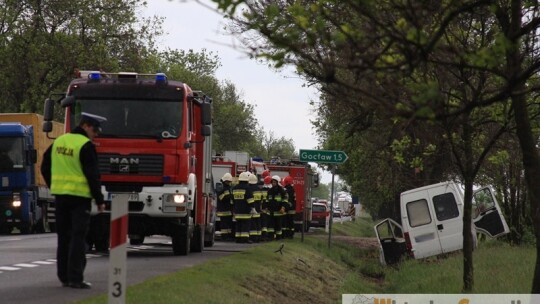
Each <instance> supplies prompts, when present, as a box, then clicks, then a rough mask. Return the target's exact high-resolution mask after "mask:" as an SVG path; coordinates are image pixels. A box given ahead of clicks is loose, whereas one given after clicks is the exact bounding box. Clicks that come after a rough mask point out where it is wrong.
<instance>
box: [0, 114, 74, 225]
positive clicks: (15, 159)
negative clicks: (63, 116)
mask: <svg viewBox="0 0 540 304" xmlns="http://www.w3.org/2000/svg"><path fill="white" fill-rule="evenodd" d="M52 123H53V122H51V124H52ZM54 124H55V126H56V132H55V133H53V134H50V135H51V137H48V136H46V135H45V133H42V132H40V131H39V129H40V128H41V126H42V125H43V116H41V115H39V114H35V113H0V180H1V181H2V182H1V184H0V233H6V234H11V233H12V232H13V229H14V228H16V229H18V230H19V232H20V233H21V234H28V233H34V232H36V233H37V232H39V233H41V232H46V231H50V232H55V231H56V225H55V224H56V221H55V216H54V207H55V206H54V197H53V195H52V194H51V193H50V191H49V188H48V187H47V185H46V184H45V180H44V179H43V176H42V175H41V173H40V170H39V169H40V167H41V161H42V158H43V153H44V152H45V150H46V149H47V148H48V147H49V146H50V145H51V144H52V143H53V139H54V138H55V137H58V136H60V135H61V134H63V133H64V125H63V124H61V123H58V122H54Z"/></svg>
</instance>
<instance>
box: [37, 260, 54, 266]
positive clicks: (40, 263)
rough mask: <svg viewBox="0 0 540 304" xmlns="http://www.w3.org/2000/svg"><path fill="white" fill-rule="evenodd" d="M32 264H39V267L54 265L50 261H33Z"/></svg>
mask: <svg viewBox="0 0 540 304" xmlns="http://www.w3.org/2000/svg"><path fill="white" fill-rule="evenodd" d="M32 263H34V264H39V265H51V264H54V262H50V261H34V262H32Z"/></svg>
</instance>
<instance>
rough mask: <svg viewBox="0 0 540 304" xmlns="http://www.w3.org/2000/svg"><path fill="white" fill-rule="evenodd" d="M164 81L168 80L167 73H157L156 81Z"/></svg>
mask: <svg viewBox="0 0 540 304" xmlns="http://www.w3.org/2000/svg"><path fill="white" fill-rule="evenodd" d="M163 81H167V75H165V73H157V74H156V82H163Z"/></svg>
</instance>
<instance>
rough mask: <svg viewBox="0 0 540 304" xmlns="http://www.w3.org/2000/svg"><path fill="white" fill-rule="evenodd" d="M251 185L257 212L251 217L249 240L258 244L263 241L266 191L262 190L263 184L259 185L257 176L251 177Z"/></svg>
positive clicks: (254, 206)
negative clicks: (262, 208) (262, 210)
mask: <svg viewBox="0 0 540 304" xmlns="http://www.w3.org/2000/svg"><path fill="white" fill-rule="evenodd" d="M249 185H250V187H251V191H253V208H255V212H254V213H253V215H252V217H251V228H250V230H249V238H250V239H251V241H253V242H254V243H258V242H259V241H260V239H261V203H262V197H263V193H264V192H265V191H264V189H263V188H262V183H259V179H258V178H257V175H255V174H251V175H250V176H249Z"/></svg>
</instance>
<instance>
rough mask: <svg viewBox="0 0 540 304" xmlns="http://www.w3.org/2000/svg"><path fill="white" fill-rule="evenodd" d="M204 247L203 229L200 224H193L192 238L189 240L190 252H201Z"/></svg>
mask: <svg viewBox="0 0 540 304" xmlns="http://www.w3.org/2000/svg"><path fill="white" fill-rule="evenodd" d="M203 247H204V231H203V229H201V226H200V225H195V229H194V231H193V239H192V240H191V252H202V251H203Z"/></svg>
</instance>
